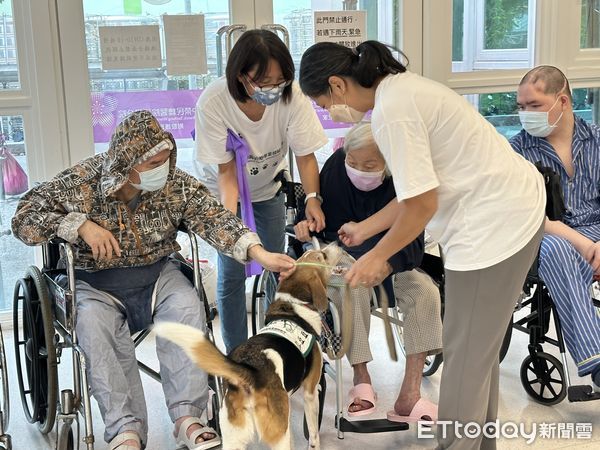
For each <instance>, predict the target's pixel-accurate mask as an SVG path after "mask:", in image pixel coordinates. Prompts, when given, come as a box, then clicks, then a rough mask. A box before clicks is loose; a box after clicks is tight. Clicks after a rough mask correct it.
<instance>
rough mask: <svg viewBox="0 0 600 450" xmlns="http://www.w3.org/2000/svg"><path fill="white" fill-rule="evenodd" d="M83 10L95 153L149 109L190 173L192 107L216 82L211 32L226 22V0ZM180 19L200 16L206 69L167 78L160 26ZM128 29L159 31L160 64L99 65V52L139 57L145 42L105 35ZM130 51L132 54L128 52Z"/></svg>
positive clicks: (113, 3)
mask: <svg viewBox="0 0 600 450" xmlns="http://www.w3.org/2000/svg"><path fill="white" fill-rule="evenodd" d="M83 12H84V27H85V41H86V46H87V66H88V70H89V78H90V96H91V98H90V100H91V109H92V126H93V136H94V150H95V152H96V153H99V152H102V151H104V150H106V149H107V148H108V142H109V140H110V136H111V134H112V132H113V130H114V127H115V126H116V125H117V124H118V123H119V122H120V121H121V119H123V118H124V117H125V116H126V115H127V114H128V113H129V112H130V111H132V110H136V109H148V110H150V111H151V112H152V113H153V114H154V115H155V116H156V117H157V118H158V120H159V121H160V122H161V124H162V126H163V127H164V128H165V129H166V130H167V131H170V132H171V133H172V134H173V136H174V137H175V139H176V140H177V147H178V155H177V162H178V166H179V167H181V168H182V169H184V170H186V171H188V172H190V173H194V165H193V151H192V148H193V141H192V130H193V127H194V112H195V105H196V101H197V99H198V97H199V95H200V93H201V92H202V89H203V88H205V87H206V86H207V85H208V84H209V83H210V82H211V81H213V80H215V79H216V78H217V48H216V33H217V31H218V30H219V29H220V28H221V27H223V26H224V25H227V24H229V1H228V0H210V1H209V0H185V1H180V0H105V1H102V2H99V1H96V0H84V1H83ZM183 15H194V16H196V17H197V16H198V15H201V16H202V17H203V27H204V36H203V38H204V39H203V40H204V43H205V47H206V48H205V51H206V69H205V70H202V69H201V70H202V72H197V73H194V74H188V75H171V74H170V72H172V70H171V69H170V68H169V67H168V66H167V53H168V51H169V50H170V49H167V48H166V46H165V39H166V33H165V23H167V19H168V18H170V17H176V18H177V17H181V16H183ZM201 21H202V20H201ZM131 26H136V27H143V26H154V27H158V42H160V43H159V44H158V47H159V52H160V61H158V62H157V63H155V67H150V65H147V67H146V68H131V66H133V65H134V64H130V67H127V63H126V62H125V63H124V64H120V66H121V68H119V67H116V68H111V69H107V68H106V66H107V61H106V59H105V60H104V64H103V61H102V50H104V51H105V52H106V53H107V54H108V53H109V52H111V53H112V54H113V55H114V56H112V58H111V57H110V56H109V58H111V59H114V58H123V57H125V58H134V57H136V56H139V57H143V54H144V50H146V49H147V48H148V41H145V42H143V43H142V44H143V47H144V48H143V49H142V45H139V44H138V43H135V42H132V41H131V40H129V39H128V38H127V37H126V36H123V38H122V39H123V40H122V41H121V38H119V37H118V36H115V35H114V34H113V33H110V31H112V30H109V32H108V33H107V32H106V30H107V28H108V27H131ZM105 33H106V34H105ZM107 36H109V37H107ZM146 37H147V36H146ZM103 39H104V41H103ZM198 45H202V43H201V42H199V43H198ZM130 47H131V48H132V49H134V48H135V49H136V51H132V52H130V54H128V53H127V52H128V50H129V48H130ZM137 50H142V51H137ZM136 53H137V55H136ZM124 55H126V56H124ZM108 62H111V61H108ZM118 62H122V61H118Z"/></svg>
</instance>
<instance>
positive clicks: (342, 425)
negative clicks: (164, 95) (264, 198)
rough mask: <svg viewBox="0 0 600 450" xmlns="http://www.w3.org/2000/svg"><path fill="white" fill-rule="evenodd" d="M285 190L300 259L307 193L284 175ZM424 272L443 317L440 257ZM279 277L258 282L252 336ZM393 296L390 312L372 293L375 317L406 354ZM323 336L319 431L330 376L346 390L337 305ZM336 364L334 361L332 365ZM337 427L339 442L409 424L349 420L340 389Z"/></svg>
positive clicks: (265, 275)
mask: <svg viewBox="0 0 600 450" xmlns="http://www.w3.org/2000/svg"><path fill="white" fill-rule="evenodd" d="M277 179H278V180H279V181H280V182H281V184H282V186H281V189H280V193H282V194H283V195H285V205H286V229H285V233H286V237H287V240H288V245H287V250H286V252H287V254H288V255H289V256H290V257H292V258H294V259H297V258H299V257H300V256H301V254H302V252H303V249H302V243H300V242H299V241H297V240H295V235H294V224H295V222H296V217H297V215H298V212H299V210H300V208H302V207H303V205H304V196H305V194H304V190H303V189H302V185H301V184H300V183H295V182H293V181H291V179H290V177H289V174H287V172H283V173H281V174H280V175H279V176H278V178H277ZM420 269H421V270H423V271H424V272H426V273H427V274H428V275H430V276H431V277H432V279H433V280H434V282H435V283H436V285H437V286H438V288H439V289H440V296H441V299H442V315H443V305H444V303H443V302H444V267H443V263H442V261H441V258H440V257H439V256H435V255H433V254H426V255H425V258H424V260H423V264H422V266H421V267H420ZM277 284H278V281H277V276H276V274H274V273H273V272H270V271H269V270H266V269H264V270H263V271H262V272H261V273H260V274H259V275H256V276H255V278H254V283H253V289H252V303H251V308H252V309H251V321H252V333H253V334H256V333H257V331H258V330H260V329H261V328H262V327H263V326H264V323H265V315H266V311H267V309H268V307H269V305H270V304H271V303H272V301H273V299H274V297H275V293H276V290H277ZM394 300H395V299H394V298H393V296H392V297H391V298H389V305H388V306H389V308H388V311H387V312H386V311H382V310H381V308H380V302H379V296H378V295H377V292H376V290H375V289H371V314H372V315H373V316H375V317H379V318H381V319H383V316H384V314H387V315H388V316H389V320H390V324H391V325H392V332H393V334H394V337H395V339H396V341H397V342H398V344H399V345H400V348H401V350H402V352H404V340H403V328H402V327H403V322H402V312H401V310H400V308H399V306H397V305H396V304H395V301H394ZM322 324H323V332H322V336H321V347H322V349H323V350H324V351H325V352H326V353H327V355H328V356H329V359H330V361H328V360H325V361H324V364H323V373H322V376H321V380H320V385H319V417H318V419H319V422H318V423H319V427H320V426H321V421H322V417H323V407H324V399H325V394H326V390H327V382H326V375H327V376H329V377H330V378H331V379H333V380H334V381H335V384H336V386H340V387H341V386H343V381H342V357H343V355H341V354H340V349H341V342H342V337H341V329H342V323H341V316H340V313H339V311H338V310H337V308H336V306H335V304H334V303H333V302H329V309H328V311H327V312H326V313H325V314H324V315H323V316H322ZM331 360H332V361H331ZM442 361H443V356H442V354H441V353H439V354H436V355H433V356H428V357H427V358H426V361H425V366H424V368H423V376H430V375H433V374H434V373H435V372H436V371H437V370H438V368H439V367H440V365H441V363H442ZM335 427H336V430H337V436H338V438H339V439H343V438H344V432H353V433H379V432H387V431H401V430H407V429H408V424H407V423H398V422H390V421H388V420H387V419H368V420H352V421H350V420H348V419H346V417H345V407H344V397H343V395H342V394H341V392H340V389H336V416H335ZM304 436H305V437H306V438H307V439H308V428H307V426H306V419H305V420H304Z"/></svg>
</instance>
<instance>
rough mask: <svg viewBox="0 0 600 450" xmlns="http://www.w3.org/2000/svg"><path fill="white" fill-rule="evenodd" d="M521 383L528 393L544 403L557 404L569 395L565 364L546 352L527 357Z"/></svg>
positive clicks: (522, 367)
mask: <svg viewBox="0 0 600 450" xmlns="http://www.w3.org/2000/svg"><path fill="white" fill-rule="evenodd" d="M521 383H522V384H523V387H524V388H525V391H526V392H527V394H529V395H530V396H531V397H532V398H533V399H534V400H535V401H536V402H539V403H542V404H543V405H548V406H550V405H556V404H557V403H560V402H561V401H562V400H563V399H564V398H565V396H566V395H567V387H566V382H565V372H564V369H563V365H562V364H561V362H560V361H559V360H558V359H556V358H555V357H554V356H552V355H550V354H548V353H545V352H537V353H536V354H535V356H533V357H532V356H531V355H528V356H527V358H525V360H524V361H523V364H521Z"/></svg>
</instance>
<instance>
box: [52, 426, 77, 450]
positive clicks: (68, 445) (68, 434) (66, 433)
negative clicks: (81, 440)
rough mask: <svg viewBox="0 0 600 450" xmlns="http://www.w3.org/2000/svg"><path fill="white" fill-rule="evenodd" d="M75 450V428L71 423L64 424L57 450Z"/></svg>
mask: <svg viewBox="0 0 600 450" xmlns="http://www.w3.org/2000/svg"><path fill="white" fill-rule="evenodd" d="M74 448H75V438H74V437H73V426H72V424H71V423H69V422H63V423H62V425H61V426H60V428H59V430H58V439H57V442H56V450H73V449H74Z"/></svg>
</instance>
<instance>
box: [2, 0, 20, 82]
mask: <svg viewBox="0 0 600 450" xmlns="http://www.w3.org/2000/svg"><path fill="white" fill-rule="evenodd" d="M12 21H13V10H12V1H10V0H5V1H3V2H2V3H0V39H1V40H2V42H1V43H0V45H1V46H4V44H5V43H6V46H7V47H9V50H8V51H7V53H6V54H4V50H2V52H0V90H7V89H9V90H18V89H21V83H20V81H19V67H18V65H17V49H16V46H15V38H14V29H13V25H12Z"/></svg>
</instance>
